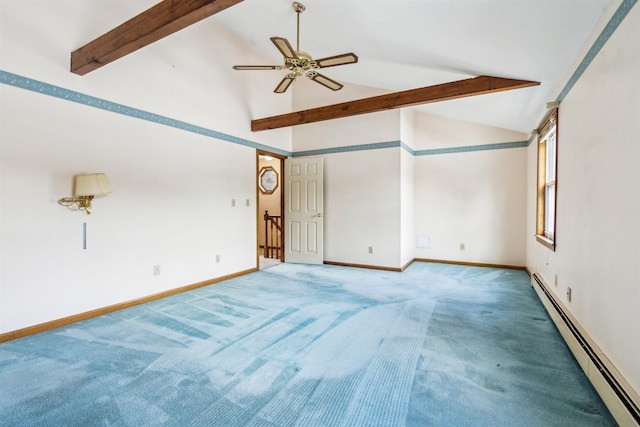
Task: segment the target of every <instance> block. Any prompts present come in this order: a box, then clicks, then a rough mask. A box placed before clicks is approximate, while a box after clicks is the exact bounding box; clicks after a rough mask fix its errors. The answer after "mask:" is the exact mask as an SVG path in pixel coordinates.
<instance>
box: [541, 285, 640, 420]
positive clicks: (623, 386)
mask: <svg viewBox="0 0 640 427" xmlns="http://www.w3.org/2000/svg"><path fill="white" fill-rule="evenodd" d="M531 279H532V285H534V288H535V287H536V286H537V288H538V289H539V290H540V292H542V294H544V296H545V297H546V300H547V302H548V303H549V304H550V305H551V307H549V304H546V303H545V301H544V300H543V301H542V302H543V304H544V305H545V307H546V309H547V311H549V314H550V315H551V317H552V319H553V320H554V322H555V323H556V326H557V327H558V330H560V333H561V334H562V335H563V336H564V339H565V340H569V339H571V338H573V339H574V340H575V342H576V343H577V344H578V345H579V348H580V349H581V350H582V352H584V354H585V355H586V356H587V357H588V358H589V361H590V365H592V366H593V367H594V368H595V369H596V370H597V372H598V373H599V374H600V376H601V377H602V378H603V379H604V381H606V384H607V385H608V386H609V388H610V391H611V392H613V394H614V395H615V397H616V398H617V400H618V401H619V404H621V405H622V406H624V408H625V409H626V410H627V411H628V414H629V416H630V418H627V417H623V418H622V419H620V417H621V414H620V411H617V410H616V409H617V408H616V407H619V406H620V405H616V404H613V405H612V399H610V398H609V396H606V395H603V392H604V393H606V390H602V387H599V384H598V381H594V377H593V374H594V372H592V370H591V369H589V367H585V366H583V365H582V364H581V366H582V369H583V370H585V373H586V375H587V377H588V378H589V380H590V381H591V382H592V384H593V385H594V387H595V388H596V390H597V391H598V393H599V394H600V396H601V397H602V399H603V401H604V402H605V404H606V405H607V407H608V408H609V410H610V411H611V413H612V414H613V416H614V417H615V418H616V421H618V422H619V423H620V424H621V425H627V423H628V422H629V421H631V420H634V421H635V422H636V424H638V425H640V407H639V406H638V405H639V402H640V399H639V397H638V395H637V393H636V392H635V391H634V390H633V388H632V387H631V385H629V384H628V383H627V382H626V381H625V380H624V379H623V378H622V375H621V374H620V373H619V372H618V370H617V369H615V367H614V366H613V365H612V364H611V362H610V361H608V359H606V356H604V353H603V352H602V351H601V350H600V349H599V348H598V347H597V345H596V344H595V343H594V342H593V341H592V340H591V339H590V338H589V337H588V335H587V334H586V333H584V332H583V331H582V330H581V328H580V327H579V326H578V323H577V322H576V321H575V320H574V319H573V317H572V316H571V315H570V314H569V313H568V312H567V311H565V309H564V308H563V306H562V304H561V303H560V302H558V301H557V300H556V299H555V298H554V296H553V294H552V293H551V292H549V290H548V289H547V286H546V285H545V282H544V280H543V279H542V277H540V276H539V275H538V274H537V273H534V274H533V275H532V276H531ZM540 292H538V295H539V296H540V297H541V299H542V295H541V294H540ZM551 309H553V310H554V311H555V314H556V315H555V316H554V313H553V312H551ZM559 322H562V323H561V324H560V323H559ZM563 326H564V328H563ZM563 329H565V330H566V331H567V332H569V333H570V334H571V336H566V335H565V334H564V333H563ZM567 344H568V345H569V348H571V349H572V351H573V352H574V355H575V357H576V359H577V360H578V361H580V359H581V355H579V354H576V350H577V349H576V346H574V345H571V343H569V342H567ZM578 351H579V350H578ZM582 359H584V357H582ZM608 394H609V395H612V393H608ZM625 421H626V422H625Z"/></svg>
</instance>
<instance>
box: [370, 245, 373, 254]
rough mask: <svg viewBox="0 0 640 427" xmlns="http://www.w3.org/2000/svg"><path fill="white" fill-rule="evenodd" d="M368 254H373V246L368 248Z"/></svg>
mask: <svg viewBox="0 0 640 427" xmlns="http://www.w3.org/2000/svg"><path fill="white" fill-rule="evenodd" d="M369 253H370V254H372V253H373V246H369Z"/></svg>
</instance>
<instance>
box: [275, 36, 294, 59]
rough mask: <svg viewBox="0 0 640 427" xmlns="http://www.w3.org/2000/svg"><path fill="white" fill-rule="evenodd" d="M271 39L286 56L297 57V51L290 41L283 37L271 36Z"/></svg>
mask: <svg viewBox="0 0 640 427" xmlns="http://www.w3.org/2000/svg"><path fill="white" fill-rule="evenodd" d="M271 41H272V42H273V44H274V45H276V47H277V48H278V50H279V51H280V53H282V55H283V56H284V57H285V58H297V57H298V55H296V51H295V50H293V48H292V47H291V45H290V44H289V41H288V40H287V39H285V38H283V37H271Z"/></svg>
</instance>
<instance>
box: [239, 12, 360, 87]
mask: <svg viewBox="0 0 640 427" xmlns="http://www.w3.org/2000/svg"><path fill="white" fill-rule="evenodd" d="M293 10H294V11H295V12H296V13H297V14H298V16H297V19H298V26H297V44H296V50H293V47H291V44H290V43H289V41H288V40H287V39H285V38H283V37H271V41H272V42H273V44H274V45H275V46H276V48H277V49H278V50H279V51H280V53H282V56H284V65H235V66H234V67H233V69H234V70H288V71H289V73H288V74H287V75H286V76H285V77H284V79H282V81H281V82H280V83H278V86H276V88H275V90H274V92H275V93H284V92H286V90H287V89H288V88H289V86H290V85H291V83H293V81H294V80H295V79H296V77H298V76H302V75H304V76H305V77H307V78H309V79H311V80H313V81H314V82H316V83H320V84H321V85H323V86H326V87H328V88H329V89H331V90H340V89H342V87H343V85H342V84H340V83H338V82H336V81H335V80H332V79H330V78H329V77H327V76H324V75H322V74H320V73H318V71H317V70H318V69H320V68H327V67H334V66H336V65H346V64H355V63H356V62H358V57H357V56H356V54H355V53H344V54H342V55H336V56H329V57H327V58H322V59H315V60H314V59H313V58H312V57H311V55H309V54H308V53H307V52H303V51H301V50H300V14H301V13H302V12H304V10H305V7H304V5H303V4H301V3H298V2H293Z"/></svg>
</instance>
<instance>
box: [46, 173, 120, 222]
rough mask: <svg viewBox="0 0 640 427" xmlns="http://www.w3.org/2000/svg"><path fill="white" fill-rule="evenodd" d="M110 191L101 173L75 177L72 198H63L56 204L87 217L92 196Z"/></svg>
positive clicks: (107, 182) (109, 186) (105, 177)
mask: <svg viewBox="0 0 640 427" xmlns="http://www.w3.org/2000/svg"><path fill="white" fill-rule="evenodd" d="M112 191H113V190H112V189H111V185H109V181H108V180H107V176H106V175H105V174H103V173H92V174H88V175H76V176H75V181H74V190H73V197H63V198H62V199H60V200H58V204H60V205H62V206H66V207H68V208H70V209H73V210H78V211H85V212H86V213H87V215H90V214H91V212H90V211H89V209H91V201H92V200H93V196H100V195H102V194H109V193H111V192H112Z"/></svg>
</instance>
